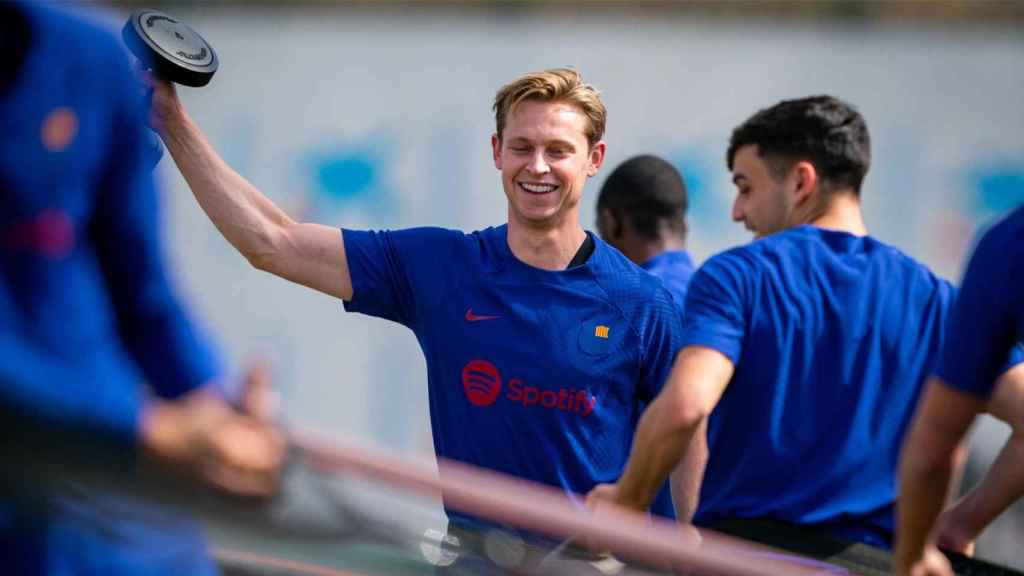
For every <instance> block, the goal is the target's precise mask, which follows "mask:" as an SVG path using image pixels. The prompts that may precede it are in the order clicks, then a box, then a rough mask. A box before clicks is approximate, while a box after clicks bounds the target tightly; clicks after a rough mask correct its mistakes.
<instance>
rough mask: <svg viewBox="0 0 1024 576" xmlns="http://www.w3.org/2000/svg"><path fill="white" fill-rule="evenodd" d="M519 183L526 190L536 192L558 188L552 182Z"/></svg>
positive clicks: (540, 192)
mask: <svg viewBox="0 0 1024 576" xmlns="http://www.w3.org/2000/svg"><path fill="white" fill-rule="evenodd" d="M519 185H520V186H522V187H523V188H525V189H526V191H527V192H534V193H536V194H543V193H544V192H551V191H553V190H554V189H555V188H558V186H556V185H554V184H527V183H525V182H520V183H519Z"/></svg>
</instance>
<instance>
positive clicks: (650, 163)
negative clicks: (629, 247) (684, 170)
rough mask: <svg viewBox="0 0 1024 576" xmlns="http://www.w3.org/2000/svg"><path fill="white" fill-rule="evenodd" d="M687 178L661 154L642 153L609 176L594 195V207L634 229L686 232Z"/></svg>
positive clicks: (647, 234)
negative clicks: (605, 211) (595, 204)
mask: <svg viewBox="0 0 1024 576" xmlns="http://www.w3.org/2000/svg"><path fill="white" fill-rule="evenodd" d="M687 206H688V197H687V191H686V182H685V181H684V180H683V177H682V175H681V174H680V173H679V171H678V170H676V168H675V167H674V166H673V165H672V164H670V163H668V162H667V161H665V160H664V159H662V158H659V157H657V156H653V155H650V154H645V155H641V156H634V157H633V158H630V159H629V160H626V161H625V162H623V163H622V164H620V165H619V166H618V167H616V168H615V170H614V171H613V172H612V173H611V174H610V175H609V176H608V179H607V180H605V182H604V185H603V186H602V187H601V192H600V194H599V195H598V197H597V210H598V212H601V211H602V210H608V211H609V212H611V214H612V216H614V217H615V220H616V221H617V222H623V221H628V222H629V223H630V226H631V227H632V230H633V232H635V233H636V234H638V235H640V236H642V237H644V238H647V239H655V238H658V237H659V235H660V233H661V230H662V229H665V228H667V229H668V230H671V231H672V232H675V233H677V234H678V235H679V236H685V234H686V222H685V216H686V210H687Z"/></svg>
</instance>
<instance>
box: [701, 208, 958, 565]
mask: <svg viewBox="0 0 1024 576" xmlns="http://www.w3.org/2000/svg"><path fill="white" fill-rule="evenodd" d="M954 298H955V289H954V288H953V286H952V285H951V284H949V283H948V282H946V281H945V280H942V279H940V278H937V277H936V276H935V275H933V274H932V273H931V272H930V271H929V270H928V269H927V268H926V267H925V266H923V265H922V264H920V263H918V262H916V261H915V260H913V259H912V258H910V257H908V256H907V255H905V254H903V253H901V252H900V251H899V250H897V249H895V248H893V247H891V246H888V245H886V244H883V243H882V242H879V241H878V240H875V239H873V238H871V237H857V236H854V235H851V234H848V233H845V232H837V231H830V230H824V229H820V228H816V227H812V226H800V227H797V228H793V229H789V230H786V231H783V232H779V233H777V234H774V235H771V236H768V237H766V238H763V239H761V240H758V241H756V242H753V243H751V244H749V245H746V246H742V247H738V248H734V249H732V250H728V251H726V252H723V253H721V254H719V255H716V256H715V257H713V258H711V259H710V260H709V261H707V262H706V263H705V264H704V266H703V267H702V268H701V269H700V270H698V271H697V273H696V274H695V275H694V277H693V279H692V280H691V282H690V287H689V291H688V296H687V300H686V311H685V320H684V337H683V343H684V345H685V346H691V345H700V346H707V347H710V348H713V349H715V350H718V351H720V352H722V353H723V354H725V355H726V356H728V358H729V359H730V360H731V361H732V362H733V364H734V365H735V373H734V375H733V378H732V380H731V382H730V383H729V386H728V388H726V390H725V393H724V394H723V396H722V398H721V401H720V402H719V404H718V406H717V407H716V409H715V410H714V412H713V413H712V415H711V418H710V422H709V430H708V443H709V450H710V459H709V461H708V465H707V470H706V473H705V476H704V483H703V486H702V489H701V502H700V505H699V507H698V512H697V515H696V517H695V521H696V522H697V523H698V524H704V523H708V522H712V521H714V520H715V519H716V518H723V517H747V518H751V517H766V518H774V519H777V520H784V521H790V522H795V523H799V524H815V525H821V527H822V529H823V530H825V531H826V532H829V533H832V534H833V535H836V536H840V537H844V538H850V539H854V540H859V541H863V542H866V543H868V544H873V545H877V546H883V547H889V546H891V536H892V531H893V520H894V519H893V503H894V501H895V499H896V470H897V461H898V457H899V449H900V443H901V440H902V438H903V434H904V432H905V430H906V428H907V426H908V424H909V422H910V418H911V415H912V413H913V411H914V407H915V405H916V403H917V399H918V395H919V392H920V390H921V387H922V384H923V382H924V380H925V378H926V377H927V376H928V374H929V373H930V372H931V371H932V370H933V369H934V367H935V364H936V362H937V360H938V354H939V351H940V349H941V345H942V340H943V337H944V334H945V330H944V328H945V326H946V323H947V319H948V317H949V314H950V311H951V308H952V304H953V301H954Z"/></svg>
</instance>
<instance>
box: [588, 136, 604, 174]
mask: <svg viewBox="0 0 1024 576" xmlns="http://www.w3.org/2000/svg"><path fill="white" fill-rule="evenodd" d="M607 148H608V146H607V145H606V144H605V143H604V140H601V141H600V142H598V143H597V144H594V145H593V146H592V147H591V148H590V164H589V165H588V166H587V176H594V175H596V174H597V171H598V170H600V169H601V165H602V164H604V153H605V150H606V149H607Z"/></svg>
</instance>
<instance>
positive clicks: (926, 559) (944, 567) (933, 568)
mask: <svg viewBox="0 0 1024 576" xmlns="http://www.w3.org/2000/svg"><path fill="white" fill-rule="evenodd" d="M895 574H896V576H955V575H954V573H953V567H952V566H950V564H949V559H947V558H946V556H945V554H943V553H942V552H940V551H939V549H938V548H936V547H935V545H934V544H928V545H927V546H925V549H924V553H923V554H922V555H921V557H920V558H917V559H915V560H913V561H912V562H909V563H906V564H901V565H897V566H896V571H895Z"/></svg>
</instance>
